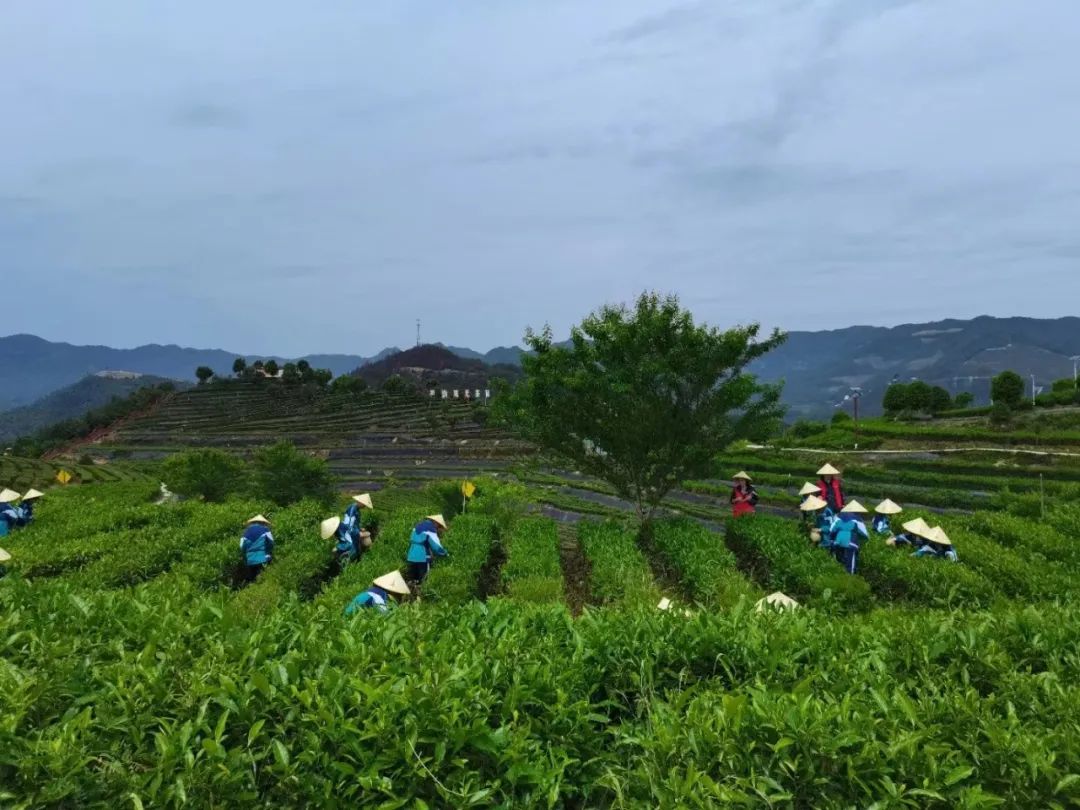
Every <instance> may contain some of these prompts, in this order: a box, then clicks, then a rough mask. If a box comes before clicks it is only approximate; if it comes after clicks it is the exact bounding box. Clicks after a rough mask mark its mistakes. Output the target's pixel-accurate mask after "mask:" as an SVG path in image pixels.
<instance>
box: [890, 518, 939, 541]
mask: <svg viewBox="0 0 1080 810" xmlns="http://www.w3.org/2000/svg"><path fill="white" fill-rule="evenodd" d="M901 528H902V529H903V531H902V532H900V533H899V534H897V535H896V537H890V538H889V539H888V540H886V541H885V545H887V546H909V547H913V548H921V547H922V545H923V544H924V543H925V542H926V537H927V535H929V534H930V526H929V525H927V523H926V521H925V520H923V519H922V518H921V517H920V518H915V519H914V520H909V521H908V522H907V523H904V524H903V525H902V526H901Z"/></svg>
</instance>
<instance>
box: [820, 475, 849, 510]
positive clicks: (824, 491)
mask: <svg viewBox="0 0 1080 810" xmlns="http://www.w3.org/2000/svg"><path fill="white" fill-rule="evenodd" d="M817 485H818V491H819V492H820V493H821V499H822V500H823V501H825V503H827V504H828V505H829V508H830V509H832V510H833V511H834V512H839V511H840V509H841V507H843V505H844V485H843V483H842V482H841V481H840V479H839V478H835V477H834V478H833V480H832V481H830V482H826V481H825V479H824V478H822V479H819V480H818V482H817Z"/></svg>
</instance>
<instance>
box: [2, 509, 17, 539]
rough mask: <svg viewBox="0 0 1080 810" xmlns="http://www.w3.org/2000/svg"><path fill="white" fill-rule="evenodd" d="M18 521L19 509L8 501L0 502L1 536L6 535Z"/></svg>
mask: <svg viewBox="0 0 1080 810" xmlns="http://www.w3.org/2000/svg"><path fill="white" fill-rule="evenodd" d="M18 523H19V510H18V509H16V508H15V507H14V506H12V505H11V504H10V503H8V502H7V501H3V502H0V537H6V536H7V534H8V532H10V531H11V530H12V529H14V528H15V527H16V526H17V525H18Z"/></svg>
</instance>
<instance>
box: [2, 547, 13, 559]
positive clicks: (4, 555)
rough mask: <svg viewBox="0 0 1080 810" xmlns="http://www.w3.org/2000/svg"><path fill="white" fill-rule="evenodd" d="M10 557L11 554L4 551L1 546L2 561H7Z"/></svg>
mask: <svg viewBox="0 0 1080 810" xmlns="http://www.w3.org/2000/svg"><path fill="white" fill-rule="evenodd" d="M10 559H11V555H10V554H8V553H7V552H6V551H4V550H3V549H2V548H0V562H7V561H8V560H10Z"/></svg>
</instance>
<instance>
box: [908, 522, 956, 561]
mask: <svg viewBox="0 0 1080 810" xmlns="http://www.w3.org/2000/svg"><path fill="white" fill-rule="evenodd" d="M911 556H912V557H940V558H941V559H943V560H948V561H949V562H960V557H959V556H957V554H956V549H955V548H953V544H952V540H950V539H949V535H947V534H945V530H944V529H942V528H941V527H940V526H934V527H933V528H932V529H930V532H929V533H928V534H927V536H926V545H924V546H923V547H922V548H920V549H919V550H918V551H915V552H912V555H911Z"/></svg>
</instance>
